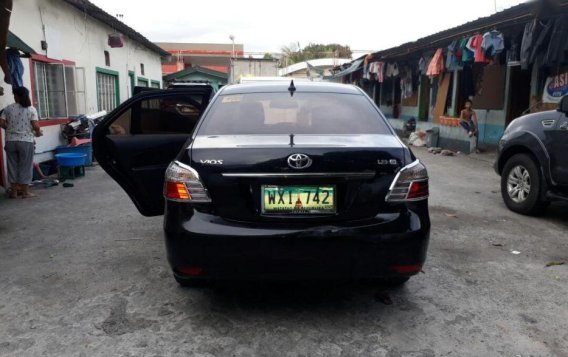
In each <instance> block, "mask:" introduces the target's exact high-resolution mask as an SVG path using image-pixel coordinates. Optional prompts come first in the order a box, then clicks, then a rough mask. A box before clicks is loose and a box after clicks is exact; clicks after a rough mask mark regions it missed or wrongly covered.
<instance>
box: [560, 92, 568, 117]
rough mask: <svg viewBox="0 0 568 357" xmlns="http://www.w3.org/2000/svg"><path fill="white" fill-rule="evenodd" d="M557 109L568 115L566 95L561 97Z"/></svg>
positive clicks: (567, 98)
mask: <svg viewBox="0 0 568 357" xmlns="http://www.w3.org/2000/svg"><path fill="white" fill-rule="evenodd" d="M558 111H559V112H562V113H564V114H566V115H568V95H565V96H564V97H562V100H561V101H560V106H559V107H558Z"/></svg>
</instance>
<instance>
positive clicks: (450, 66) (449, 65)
mask: <svg viewBox="0 0 568 357" xmlns="http://www.w3.org/2000/svg"><path fill="white" fill-rule="evenodd" d="M458 46H459V41H458V40H454V41H452V43H450V45H449V46H448V53H447V54H446V69H447V70H448V71H454V70H457V69H460V68H461V66H460V62H459V61H458V56H457V51H458Z"/></svg>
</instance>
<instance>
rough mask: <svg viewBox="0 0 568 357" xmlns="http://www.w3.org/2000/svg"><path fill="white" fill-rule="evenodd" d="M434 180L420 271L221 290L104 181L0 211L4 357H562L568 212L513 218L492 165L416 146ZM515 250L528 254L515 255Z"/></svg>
mask: <svg viewBox="0 0 568 357" xmlns="http://www.w3.org/2000/svg"><path fill="white" fill-rule="evenodd" d="M414 150H415V153H416V154H417V155H418V156H419V157H420V158H422V159H423V161H424V162H425V163H426V165H427V167H428V169H429V172H430V177H431V199H430V206H431V217H432V237H431V244H430V249H429V256H428V260H427V263H426V265H425V267H424V274H420V275H418V276H416V277H414V278H412V279H411V280H410V281H409V282H408V283H407V284H406V286H404V287H402V288H398V289H386V288H382V287H378V286H375V285H373V284H372V283H369V282H366V283H365V282H358V283H349V282H332V283H321V284H308V283H295V284H266V283H265V284H262V283H247V284H213V285H212V286H209V287H205V288H199V289H183V288H180V287H178V286H177V284H176V283H175V281H174V280H173V278H172V277H171V274H170V271H169V267H168V265H167V262H166V256H165V249H164V246H163V242H162V219H161V217H156V218H145V217H142V216H141V215H140V214H138V212H137V211H136V208H135V207H134V205H133V204H132V203H131V202H130V200H129V198H128V197H127V196H126V194H125V193H124V192H123V191H122V190H121V189H120V187H119V186H118V185H117V184H116V183H114V181H112V180H111V179H110V178H109V177H108V176H107V175H106V174H105V173H104V172H103V171H102V170H101V169H100V168H96V167H95V168H88V169H87V175H86V177H85V178H82V179H78V180H76V181H75V187H73V188H63V187H61V186H59V187H53V188H49V189H36V190H35V192H37V193H39V195H40V197H39V198H37V199H34V200H7V199H3V198H1V199H0V356H111V355H112V356H203V357H205V356H290V357H292V356H381V357H387V356H388V357H398V356H401V357H402V356H408V357H410V356H412V357H430V356H566V355H568V352H567V351H568V309H566V296H568V284H567V282H568V266H566V265H562V266H552V267H548V268H547V267H545V265H546V264H547V263H549V262H559V261H566V260H568V248H567V247H568V244H567V243H568V241H567V240H568V210H567V208H568V206H567V205H565V204H564V205H562V204H555V205H552V206H551V208H550V209H549V210H548V211H547V212H546V213H545V214H544V215H543V216H542V217H537V218H534V217H523V216H519V215H517V214H514V213H512V212H510V211H508V210H507V209H506V207H505V205H504V204H503V202H502V200H501V196H500V193H499V177H497V176H496V175H495V173H494V172H493V170H492V167H491V157H490V156H488V155H474V156H471V157H464V156H458V157H442V156H434V155H432V154H429V153H427V152H426V151H425V150H423V149H414ZM512 251H518V252H520V254H513V253H512Z"/></svg>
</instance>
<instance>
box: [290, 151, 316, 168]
mask: <svg viewBox="0 0 568 357" xmlns="http://www.w3.org/2000/svg"><path fill="white" fill-rule="evenodd" d="M288 166H290V167H291V168H293V169H295V170H301V169H307V168H308V167H310V166H312V159H310V157H309V156H308V155H306V154H292V155H290V156H288Z"/></svg>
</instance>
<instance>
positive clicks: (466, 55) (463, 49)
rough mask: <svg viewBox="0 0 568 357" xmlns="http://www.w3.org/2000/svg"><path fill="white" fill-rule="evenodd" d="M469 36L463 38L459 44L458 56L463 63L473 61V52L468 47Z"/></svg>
mask: <svg viewBox="0 0 568 357" xmlns="http://www.w3.org/2000/svg"><path fill="white" fill-rule="evenodd" d="M468 42H469V38H467V37H466V38H462V39H461V40H460V42H459V44H458V50H457V51H456V56H457V57H458V61H459V62H460V63H461V64H464V63H468V62H473V52H472V51H470V50H469V49H468V48H467V44H468Z"/></svg>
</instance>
